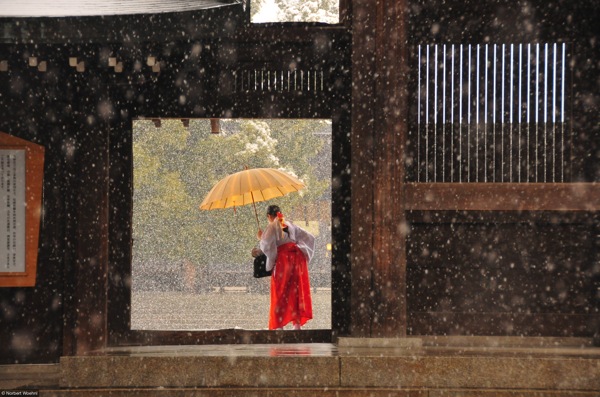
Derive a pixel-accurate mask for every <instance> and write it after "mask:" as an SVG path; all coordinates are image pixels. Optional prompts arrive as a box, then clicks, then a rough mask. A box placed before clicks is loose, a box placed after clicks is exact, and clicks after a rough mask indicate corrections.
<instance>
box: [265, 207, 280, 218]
mask: <svg viewBox="0 0 600 397" xmlns="http://www.w3.org/2000/svg"><path fill="white" fill-rule="evenodd" d="M278 212H281V208H279V206H278V205H270V206H269V207H268V208H267V215H271V216H277V213H278Z"/></svg>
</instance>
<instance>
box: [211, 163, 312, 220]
mask: <svg viewBox="0 0 600 397" xmlns="http://www.w3.org/2000/svg"><path fill="white" fill-rule="evenodd" d="M304 187H306V185H304V183H302V182H300V181H299V180H298V179H297V178H295V177H293V176H291V175H289V174H287V173H285V172H283V171H279V170H277V169H274V168H251V169H245V170H243V171H240V172H236V173H235V174H231V175H228V176H226V177H225V178H223V179H221V180H220V181H219V182H217V184H216V185H215V186H214V187H213V188H212V189H211V190H210V192H208V194H207V195H206V197H205V198H204V200H203V201H202V203H201V204H200V209H201V210H212V209H217V208H230V207H239V206H242V205H247V204H252V205H253V206H254V214H255V215H256V223H257V225H258V227H259V228H260V223H259V221H258V214H257V212H256V205H255V203H256V202H260V201H267V200H270V199H272V198H274V197H281V196H284V195H286V194H288V193H291V192H296V191H298V190H300V189H302V188H304Z"/></svg>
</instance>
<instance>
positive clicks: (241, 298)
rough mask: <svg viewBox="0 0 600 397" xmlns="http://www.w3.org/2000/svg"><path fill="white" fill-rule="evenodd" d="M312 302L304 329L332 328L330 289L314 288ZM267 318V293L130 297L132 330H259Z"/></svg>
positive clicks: (146, 293)
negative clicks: (311, 313)
mask: <svg viewBox="0 0 600 397" xmlns="http://www.w3.org/2000/svg"><path fill="white" fill-rule="evenodd" d="M312 301H313V315H314V318H313V320H311V321H309V322H308V323H307V324H306V325H305V326H304V327H303V328H304V329H329V328H331V290H329V289H318V290H316V291H313V293H312ZM268 317H269V295H268V294H257V293H248V292H246V291H245V290H236V289H234V288H232V289H226V290H225V291H222V292H209V293H202V294H193V293H186V292H150V291H134V292H133V293H132V297H131V328H132V329H139V330H214V329H231V328H238V329H250V330H255V329H256V330H259V329H267V327H268ZM287 328H291V324H290V325H288V327H287Z"/></svg>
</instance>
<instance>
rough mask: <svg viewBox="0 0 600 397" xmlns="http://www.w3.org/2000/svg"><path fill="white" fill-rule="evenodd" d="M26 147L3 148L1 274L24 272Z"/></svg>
mask: <svg viewBox="0 0 600 397" xmlns="http://www.w3.org/2000/svg"><path fill="white" fill-rule="evenodd" d="M25 206H26V202H25V150H11V149H9V150H4V149H0V230H1V231H2V232H0V273H12V272H25Z"/></svg>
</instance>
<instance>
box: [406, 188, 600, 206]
mask: <svg viewBox="0 0 600 397" xmlns="http://www.w3.org/2000/svg"><path fill="white" fill-rule="evenodd" d="M405 189H406V191H405V197H406V202H405V209H407V210H420V211H435V210H438V211H446V210H449V211H598V210H600V183H407V184H406V185H405Z"/></svg>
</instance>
